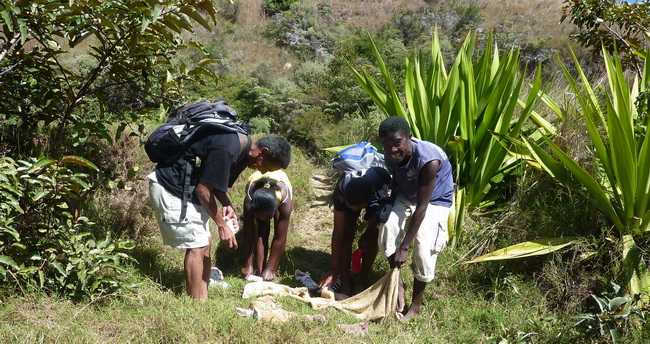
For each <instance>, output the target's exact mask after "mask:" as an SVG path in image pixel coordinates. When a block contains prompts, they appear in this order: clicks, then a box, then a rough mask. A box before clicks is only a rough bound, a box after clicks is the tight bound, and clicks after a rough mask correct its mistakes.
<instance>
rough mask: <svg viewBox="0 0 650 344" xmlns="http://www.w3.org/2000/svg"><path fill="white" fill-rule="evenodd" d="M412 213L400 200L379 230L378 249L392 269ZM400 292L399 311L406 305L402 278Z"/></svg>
mask: <svg viewBox="0 0 650 344" xmlns="http://www.w3.org/2000/svg"><path fill="white" fill-rule="evenodd" d="M410 213H411V210H410V205H409V204H408V203H407V201H405V200H403V199H401V198H398V199H396V200H395V202H394V203H393V209H392V210H391V213H390V215H389V216H388V220H387V221H386V222H385V223H384V224H383V225H382V226H381V227H380V228H379V233H378V237H377V242H378V249H379V250H381V252H382V253H383V254H384V256H385V257H387V258H388V263H389V265H390V267H391V268H393V267H394V266H395V263H394V257H395V251H396V250H397V247H398V246H399V245H400V244H401V241H402V239H403V238H404V233H403V232H404V227H405V225H406V219H407V218H408V216H409V215H410ZM398 291H399V293H398V300H397V311H401V310H402V309H403V308H404V303H405V301H404V283H403V282H402V278H401V277H400V280H399V289H398Z"/></svg>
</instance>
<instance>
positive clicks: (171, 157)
mask: <svg viewBox="0 0 650 344" xmlns="http://www.w3.org/2000/svg"><path fill="white" fill-rule="evenodd" d="M249 131H250V129H249V127H248V125H247V124H245V123H242V122H238V121H237V113H236V112H235V110H233V109H232V108H231V107H230V106H228V104H226V103H225V102H223V101H218V102H215V103H213V102H209V101H205V100H202V101H199V102H196V103H190V104H187V105H184V106H181V107H179V108H177V109H175V110H174V111H172V113H171V115H170V116H169V118H168V119H167V122H166V123H165V124H163V125H161V126H160V127H158V128H157V129H156V130H154V131H153V132H152V133H151V135H149V138H148V139H147V142H146V143H145V144H144V150H145V151H146V152H147V156H149V160H151V161H152V162H155V163H172V162H174V161H177V160H178V159H180V158H183V157H184V156H185V152H186V151H187V149H188V148H189V147H190V146H191V145H192V144H193V143H194V142H196V141H197V140H199V139H201V138H203V137H206V136H207V135H211V134H217V133H240V134H244V135H249Z"/></svg>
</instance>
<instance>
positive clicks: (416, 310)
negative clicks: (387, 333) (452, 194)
mask: <svg viewBox="0 0 650 344" xmlns="http://www.w3.org/2000/svg"><path fill="white" fill-rule="evenodd" d="M403 314H404V315H403V316H402V317H400V320H401V321H409V320H411V319H412V318H413V317H415V316H416V315H418V314H420V305H414V304H411V306H410V307H409V308H408V310H407V311H406V313H403Z"/></svg>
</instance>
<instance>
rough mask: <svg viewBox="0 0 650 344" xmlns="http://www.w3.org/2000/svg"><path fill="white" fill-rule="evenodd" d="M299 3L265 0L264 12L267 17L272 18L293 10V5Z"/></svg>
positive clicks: (291, 0)
mask: <svg viewBox="0 0 650 344" xmlns="http://www.w3.org/2000/svg"><path fill="white" fill-rule="evenodd" d="M296 2H298V0H264V3H263V4H262V10H263V11H264V14H265V15H267V16H269V17H270V16H272V15H274V14H276V13H280V12H283V11H286V10H288V9H289V8H291V4H293V3H296Z"/></svg>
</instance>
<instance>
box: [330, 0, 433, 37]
mask: <svg viewBox="0 0 650 344" xmlns="http://www.w3.org/2000/svg"><path fill="white" fill-rule="evenodd" d="M318 2H319V3H321V4H326V5H329V6H330V7H331V8H332V14H333V16H334V17H335V18H336V19H337V20H340V21H342V22H345V23H346V24H348V25H350V26H352V27H358V28H362V29H367V30H369V31H374V30H376V29H378V28H380V27H381V26H382V25H384V24H386V23H388V22H389V21H390V20H391V18H392V17H393V15H394V14H395V12H396V11H397V10H398V9H410V10H415V9H417V8H420V7H422V6H424V5H426V4H425V2H424V1H422V0H366V1H363V0H348V1H346V0H326V1H318Z"/></svg>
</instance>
